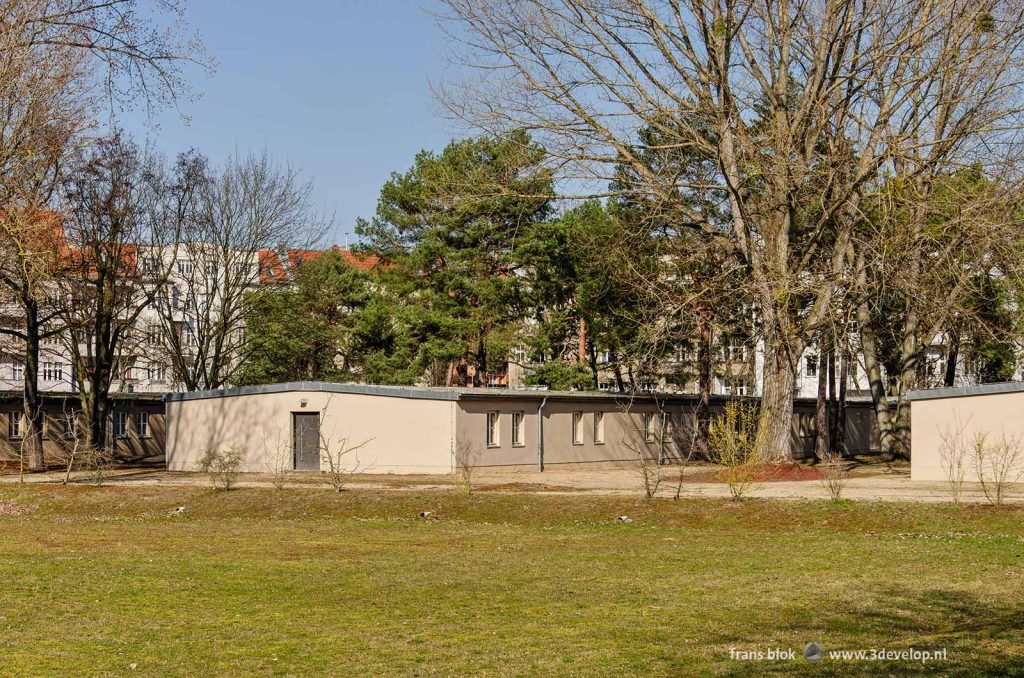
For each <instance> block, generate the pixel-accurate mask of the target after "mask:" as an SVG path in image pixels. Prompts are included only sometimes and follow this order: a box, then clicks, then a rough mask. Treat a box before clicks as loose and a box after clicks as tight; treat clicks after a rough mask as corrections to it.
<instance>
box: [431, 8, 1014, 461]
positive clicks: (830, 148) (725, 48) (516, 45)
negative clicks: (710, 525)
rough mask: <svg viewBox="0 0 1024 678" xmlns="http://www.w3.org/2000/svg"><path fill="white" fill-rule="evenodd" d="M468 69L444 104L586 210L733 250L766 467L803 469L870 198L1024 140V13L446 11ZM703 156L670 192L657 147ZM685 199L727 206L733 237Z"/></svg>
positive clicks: (1003, 154) (1002, 152) (1000, 157)
mask: <svg viewBox="0 0 1024 678" xmlns="http://www.w3.org/2000/svg"><path fill="white" fill-rule="evenodd" d="M446 4H447V5H448V7H449V8H450V10H451V14H450V16H449V17H448V19H449V23H448V25H449V26H451V27H452V29H453V37H454V38H455V40H457V41H458V44H461V45H462V52H461V54H462V56H463V57H464V58H463V61H464V63H465V64H466V65H467V66H468V67H470V68H472V69H476V71H477V72H479V73H480V75H481V77H480V78H479V79H477V80H469V79H468V80H467V81H466V82H464V83H461V84H460V86H459V87H458V88H455V89H454V90H453V91H452V90H447V91H443V92H441V96H442V98H443V99H444V101H445V103H446V104H447V105H448V107H449V109H450V110H451V111H452V112H453V113H454V114H455V115H456V116H459V117H461V118H462V119H464V120H467V121H468V122H470V123H471V124H473V125H476V126H479V127H483V128H485V129H489V130H494V131H503V130H507V129H509V128H527V129H530V130H531V131H532V132H533V133H534V135H535V138H541V139H542V140H543V142H544V143H545V144H546V146H547V147H548V149H549V151H550V152H551V154H552V158H553V161H554V162H555V163H557V164H558V166H559V169H560V170H561V171H562V176H563V177H565V178H572V179H575V180H576V181H575V182H573V183H572V184H571V185H575V186H583V189H582V190H581V191H580V193H582V194H585V195H587V196H593V195H596V194H606V195H607V194H608V193H613V192H615V190H605V189H604V186H605V185H607V183H608V182H609V181H610V180H611V179H613V178H614V177H613V176H612V173H611V172H610V171H609V169H610V168H613V167H619V166H621V165H622V164H626V165H628V166H629V167H630V168H632V169H633V170H634V171H635V173H636V176H637V178H638V180H637V181H636V182H634V183H633V184H632V185H631V186H628V187H627V189H626V190H628V191H629V192H630V193H633V194H639V195H640V196H641V197H643V198H644V199H647V200H651V201H655V202H660V203H662V204H664V205H666V206H670V207H671V211H672V212H673V213H674V214H675V215H676V221H677V223H680V224H684V223H685V224H689V225H690V227H691V228H692V229H693V230H696V231H701V232H704V233H707V234H709V236H712V237H714V236H717V235H724V236H725V237H726V238H727V239H728V241H729V243H730V244H731V246H732V252H733V256H735V257H736V259H737V260H738V261H740V262H741V263H742V265H743V266H744V267H745V269H746V271H747V273H748V277H749V284H750V286H751V287H752V289H753V293H754V295H755V299H756V310H757V315H758V322H759V324H760V331H761V338H762V340H763V342H764V346H765V367H764V387H763V401H762V402H763V406H762V409H761V413H760V424H759V427H758V434H757V455H758V456H759V457H760V458H761V459H762V460H778V459H785V458H788V457H789V456H790V449H789V430H790V425H791V423H790V421H791V416H792V407H793V405H792V393H793V383H794V379H795V374H796V364H797V360H798V359H799V357H800V355H801V354H802V352H803V350H804V348H805V347H806V345H807V342H808V341H809V339H810V338H811V337H813V336H814V335H815V333H816V330H817V329H818V328H819V326H821V325H822V324H823V323H825V322H826V321H827V319H828V317H829V314H830V309H831V308H832V307H833V306H834V304H835V303H837V301H838V299H839V298H840V297H841V296H842V295H843V293H844V292H845V291H846V290H847V289H848V287H849V285H848V280H847V279H848V278H849V276H850V270H851V266H852V263H851V257H850V254H849V249H850V245H851V242H852V240H853V236H854V229H855V227H856V225H857V224H858V222H859V221H860V220H861V219H862V218H863V214H862V212H861V209H862V207H863V204H862V197H863V196H864V195H865V194H866V193H867V192H868V191H870V190H872V187H873V185H877V184H878V183H879V181H880V179H881V178H882V177H884V176H893V175H896V176H899V177H905V178H908V179H910V180H912V181H914V182H917V181H918V180H920V179H925V180H927V178H928V177H936V176H942V175H945V174H948V173H950V172H951V171H953V170H954V169H956V168H959V167H962V166H964V165H965V164H967V163H971V162H974V161H981V162H983V163H984V164H985V165H986V166H993V165H995V164H997V163H999V162H1001V161H1004V160H1012V159H1011V158H1008V157H1007V156H1008V151H1007V149H1008V148H1009V147H1008V146H1007V145H1006V143H1005V142H1007V141H1009V140H1011V139H1012V138H1013V137H1014V135H1015V133H1016V132H1017V131H1019V130H1020V127H1021V122H1020V121H1021V117H1020V115H1019V113H1020V110H1021V106H1020V98H1021V97H1020V93H1021V92H1020V90H1021V68H1020V57H1021V53H1022V41H1024V6H1021V5H1019V4H1017V3H997V2H982V3H968V2H964V1H963V0H936V1H935V2H927V3H924V2H919V1H918V0H897V1H896V2H893V1H892V0H857V1H854V0H838V1H835V2H825V1H824V0H800V1H797V2H774V1H773V2H767V3H761V4H758V3H745V2H739V3H738V2H732V1H730V0H693V1H691V2H688V3H656V2H646V1H643V0H633V1H630V2H623V1H621V0H524V1H518V0H517V1H513V0H446ZM644 127H651V128H654V129H657V130H659V131H660V132H661V135H660V136H661V141H660V142H659V143H660V144H661V145H662V146H664V147H679V148H686V147H691V148H697V149H699V150H700V151H701V152H702V153H703V155H705V156H707V157H710V158H713V159H714V162H715V165H716V170H717V171H716V174H715V175H714V176H710V177H708V176H702V177H700V178H699V180H693V178H691V177H680V176H679V175H678V174H677V173H674V172H671V173H662V172H659V171H658V170H657V168H651V167H650V166H649V165H648V164H647V163H646V162H645V161H644V159H643V157H642V155H643V151H644V150H645V148H644V147H642V145H638V144H637V143H636V139H635V136H634V135H635V131H636V130H637V129H639V128H644ZM680 191H687V192H691V193H693V194H696V195H698V196H699V197H700V199H701V200H702V201H706V202H709V203H712V204H716V205H719V206H721V209H722V211H723V212H724V213H725V214H726V216H727V219H726V225H725V230H724V231H723V230H721V229H720V227H719V225H718V224H716V223H715V222H714V221H713V220H709V219H708V216H707V212H706V210H701V209H694V208H693V207H692V203H689V202H687V201H679V200H678V199H677V196H678V194H679V192H680Z"/></svg>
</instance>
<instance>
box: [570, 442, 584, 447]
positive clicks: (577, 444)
mask: <svg viewBox="0 0 1024 678" xmlns="http://www.w3.org/2000/svg"><path fill="white" fill-rule="evenodd" d="M572 444H573V445H574V446H575V447H583V441H580V442H576V441H573V443H572Z"/></svg>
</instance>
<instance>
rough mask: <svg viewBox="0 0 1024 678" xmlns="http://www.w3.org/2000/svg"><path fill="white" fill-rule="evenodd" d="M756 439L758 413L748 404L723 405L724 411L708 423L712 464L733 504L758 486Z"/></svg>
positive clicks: (732, 403) (758, 470) (733, 403)
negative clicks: (716, 465)
mask: <svg viewBox="0 0 1024 678" xmlns="http://www.w3.org/2000/svg"><path fill="white" fill-rule="evenodd" d="M756 437H757V409H756V408H755V407H754V406H753V405H751V404H749V403H742V402H730V403H726V405H725V410H724V411H723V412H722V414H721V415H720V416H719V417H716V418H715V419H714V421H712V422H711V426H710V428H709V430H708V449H709V452H710V453H711V460H712V461H713V462H715V463H716V464H718V465H719V466H720V467H721V469H720V470H719V471H718V476H719V478H720V479H721V480H722V482H724V483H726V484H727V485H728V486H729V494H730V495H732V498H733V499H734V500H738V499H740V498H742V497H743V495H745V494H746V493H747V492H749V491H750V490H751V489H753V488H754V487H755V486H756V485H757V484H758V480H759V475H760V467H759V466H758V464H757V457H756V456H755V455H754V439H755V438H756Z"/></svg>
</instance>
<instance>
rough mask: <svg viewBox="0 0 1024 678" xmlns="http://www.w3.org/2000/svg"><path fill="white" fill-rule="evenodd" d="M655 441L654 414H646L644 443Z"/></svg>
mask: <svg viewBox="0 0 1024 678" xmlns="http://www.w3.org/2000/svg"><path fill="white" fill-rule="evenodd" d="M654 441H655V437H654V412H644V442H648V443H653V442H654Z"/></svg>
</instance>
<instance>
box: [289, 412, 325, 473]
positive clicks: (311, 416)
mask: <svg viewBox="0 0 1024 678" xmlns="http://www.w3.org/2000/svg"><path fill="white" fill-rule="evenodd" d="M292 441H293V445H292V449H293V450H294V461H295V470H296V471H319V470H320V413H319V412H293V413H292Z"/></svg>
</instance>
